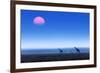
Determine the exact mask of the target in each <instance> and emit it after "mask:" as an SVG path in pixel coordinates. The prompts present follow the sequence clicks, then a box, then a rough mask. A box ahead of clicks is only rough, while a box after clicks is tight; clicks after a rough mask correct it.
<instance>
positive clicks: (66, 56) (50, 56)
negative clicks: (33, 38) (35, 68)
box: [21, 53, 89, 63]
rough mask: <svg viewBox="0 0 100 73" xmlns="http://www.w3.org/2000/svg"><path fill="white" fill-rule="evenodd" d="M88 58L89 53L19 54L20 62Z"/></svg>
mask: <svg viewBox="0 0 100 73" xmlns="http://www.w3.org/2000/svg"><path fill="white" fill-rule="evenodd" d="M86 59H89V53H67V54H37V55H36V54H33V55H32V54H31V55H21V62H22V63H26V62H48V61H68V60H86Z"/></svg>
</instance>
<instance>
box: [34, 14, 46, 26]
mask: <svg viewBox="0 0 100 73" xmlns="http://www.w3.org/2000/svg"><path fill="white" fill-rule="evenodd" d="M33 22H34V24H37V25H38V24H39V25H41V24H44V23H45V19H44V18H43V17H41V16H37V17H35V18H34V19H33Z"/></svg>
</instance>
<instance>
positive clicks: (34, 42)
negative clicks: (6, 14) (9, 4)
mask: <svg viewBox="0 0 100 73" xmlns="http://www.w3.org/2000/svg"><path fill="white" fill-rule="evenodd" d="M37 16H41V17H43V18H44V19H45V23H44V24H42V25H36V24H34V23H33V19H34V18H35V17H37ZM74 46H77V47H89V13H79V12H56V11H35V10H21V48H64V47H74Z"/></svg>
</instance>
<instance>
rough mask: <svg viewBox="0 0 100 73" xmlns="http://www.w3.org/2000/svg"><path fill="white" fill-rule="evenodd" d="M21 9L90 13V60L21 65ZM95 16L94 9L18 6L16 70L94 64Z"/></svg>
mask: <svg viewBox="0 0 100 73" xmlns="http://www.w3.org/2000/svg"><path fill="white" fill-rule="evenodd" d="M21 9H26V10H42V11H44V10H45V11H62V12H82V13H90V60H78V61H59V62H42V63H41V62H37V63H20V62H21V61H20V10H21ZM93 16H94V10H93V9H85V8H71V7H52V6H36V5H30V6H29V5H16V69H23V68H40V67H55V66H56V67H57V66H74V65H86V64H94V33H93V31H94V17H93Z"/></svg>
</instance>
